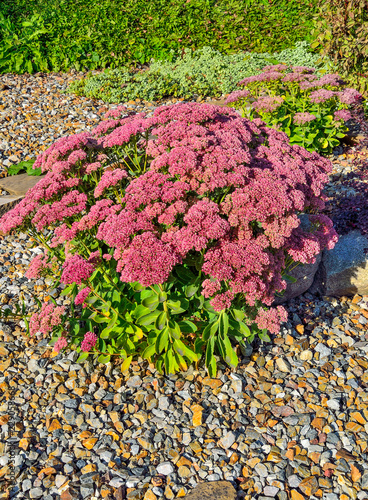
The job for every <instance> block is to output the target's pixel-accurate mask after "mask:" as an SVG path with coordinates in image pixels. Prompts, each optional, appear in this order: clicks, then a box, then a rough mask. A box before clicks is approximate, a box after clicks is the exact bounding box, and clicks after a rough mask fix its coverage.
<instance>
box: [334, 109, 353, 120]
mask: <svg viewBox="0 0 368 500" xmlns="http://www.w3.org/2000/svg"><path fill="white" fill-rule="evenodd" d="M334 118H335V120H337V121H338V120H343V121H344V122H347V121H348V120H350V119H351V118H352V116H351V113H350V111H349V110H348V109H340V110H339V111H335V112H334Z"/></svg>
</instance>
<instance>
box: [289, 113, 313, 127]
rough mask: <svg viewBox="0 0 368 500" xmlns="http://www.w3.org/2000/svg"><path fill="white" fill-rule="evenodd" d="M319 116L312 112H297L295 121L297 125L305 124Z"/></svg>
mask: <svg viewBox="0 0 368 500" xmlns="http://www.w3.org/2000/svg"><path fill="white" fill-rule="evenodd" d="M316 118H317V117H316V116H315V115H312V114H311V113H295V115H294V118H293V121H294V123H296V124H297V125H304V123H309V122H312V121H313V120H315V119H316Z"/></svg>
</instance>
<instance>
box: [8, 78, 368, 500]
mask: <svg viewBox="0 0 368 500" xmlns="http://www.w3.org/2000/svg"><path fill="white" fill-rule="evenodd" d="M70 78H71V75H47V77H41V76H33V77H29V76H19V75H11V76H9V75H8V76H3V77H1V79H0V82H1V81H2V82H3V83H5V84H7V85H8V86H10V87H11V88H10V90H5V91H2V92H1V93H0V94H1V98H2V100H1V104H0V112H1V113H2V118H3V120H2V123H1V127H0V134H1V135H0V141H2V143H3V146H4V142H5V148H4V147H3V149H2V151H0V160H1V161H2V164H3V165H4V166H5V167H6V166H8V165H9V163H12V162H18V161H20V160H23V159H27V156H28V157H32V155H35V154H37V153H38V152H39V151H40V150H42V149H45V148H46V146H48V145H50V144H51V143H52V142H53V141H54V140H55V139H56V138H58V137H60V136H62V135H65V134H66V133H68V134H69V133H73V132H77V131H80V130H83V127H84V126H85V125H84V123H86V122H87V121H88V124H90V123H91V122H93V125H94V124H95V123H97V122H98V121H99V120H100V116H102V114H103V112H104V111H106V109H108V108H109V107H114V106H113V105H108V106H106V105H103V104H101V103H94V102H92V101H88V100H86V99H82V98H75V97H73V96H65V95H62V94H60V93H59V90H60V89H62V88H64V87H65V82H66V81H67V80H68V79H70ZM63 86H64V87H63ZM16 106H17V107H19V106H20V107H21V108H22V110H23V112H22V113H19V112H18V113H15V111H16ZM134 106H135V105H134V104H131V107H132V108H133V107H134ZM141 107H143V106H141ZM152 108H153V105H152ZM55 110H57V113H53V111H55ZM32 113H33V114H32ZM88 113H89V114H88ZM58 115H60V116H58ZM92 115H96V117H94V116H92ZM68 120H69V121H68ZM94 120H95V121H94ZM69 122H70V123H71V125H69ZM39 132H41V133H39ZM363 132H364V134H365V133H366V132H365V131H364V130H363ZM42 137H43V139H42ZM364 137H366V136H365V135H364ZM362 142H363V143H364V140H363V141H362ZM357 150H359V147H356V148H355V149H354V146H353V147H352V148H350V149H347V150H345V151H344V152H343V154H345V158H346V159H345V158H344V157H343V156H342V155H340V156H339V157H337V158H336V161H335V169H334V175H337V174H340V175H339V176H338V179H336V180H335V181H333V178H332V182H331V185H330V186H328V189H327V193H328V194H330V195H331V197H332V198H334V197H336V196H338V195H339V193H341V189H343V188H344V186H343V183H342V182H341V179H343V178H344V175H345V173H346V172H347V171H348V172H349V171H350V172H354V169H356V166H355V164H354V158H355V157H356V152H357ZM349 155H351V157H349ZM362 155H363V156H364V151H363V152H360V156H362ZM14 156H17V158H18V159H17V160H15V159H14V158H13V159H12V158H11V157H14ZM344 162H345V163H344ZM31 246H32V243H31V241H30V240H29V238H28V236H26V235H20V236H17V237H15V236H6V237H0V305H1V307H4V306H5V307H6V306H12V305H13V304H15V303H16V302H18V300H19V298H20V299H21V298H24V300H25V302H26V304H27V307H28V308H29V310H30V311H31V310H32V309H33V308H34V306H35V301H34V299H33V298H32V293H36V294H37V296H38V297H39V298H40V300H42V299H43V297H47V296H48V295H52V296H54V297H55V298H56V299H57V301H58V302H59V303H62V302H64V303H67V302H68V300H67V299H62V298H60V297H59V291H58V290H50V288H49V286H48V283H46V282H45V281H44V280H37V281H31V280H28V279H27V278H25V277H24V272H25V270H26V268H27V266H28V264H29V262H30V260H31V259H32V258H33V256H34V255H35V254H36V253H37V252H38V251H39V250H38V249H37V248H31ZM287 308H288V311H289V321H288V323H286V324H285V325H284V327H283V329H282V333H281V334H280V335H279V336H278V337H276V338H275V339H273V341H272V343H270V344H262V343H259V344H258V345H255V346H253V348H254V351H253V350H252V349H251V348H249V349H248V350H247V351H246V352H244V353H243V356H242V360H241V363H240V365H239V367H238V369H237V370H236V371H233V372H230V371H229V370H228V369H227V368H226V367H222V368H221V370H220V372H219V374H218V377H217V379H209V378H208V377H206V374H205V372H204V370H201V369H199V370H195V369H194V368H193V367H192V368H191V369H190V370H189V371H188V372H187V373H183V374H179V375H177V376H170V377H166V376H161V375H159V374H158V373H157V372H156V371H155V370H154V368H153V367H152V366H150V365H148V364H147V363H145V362H139V361H138V362H136V363H134V364H133V365H132V367H131V368H130V370H129V371H126V372H124V373H122V372H121V370H120V367H119V365H116V366H112V365H110V364H109V365H107V366H105V365H99V366H97V367H94V368H93V367H92V366H91V365H89V364H88V363H85V364H82V365H77V364H75V359H76V355H75V353H73V352H67V353H64V354H60V355H58V356H56V357H51V349H50V348H48V347H47V341H45V340H41V339H29V338H27V337H26V336H25V334H24V329H23V328H22V324H21V323H20V324H14V323H8V324H0V498H45V499H47V500H51V499H52V498H54V499H58V498H61V499H63V500H67V499H72V498H73V499H74V498H75V499H77V498H78V499H81V498H84V499H92V498H116V499H122V498H129V499H140V498H145V499H146V500H155V499H156V498H157V499H159V498H167V499H171V498H176V497H182V496H184V495H185V494H186V493H188V492H189V491H191V490H192V489H193V488H194V487H195V486H196V485H197V484H198V483H200V482H202V481H218V480H228V481H231V482H232V484H233V485H234V486H235V488H236V490H237V492H238V497H239V498H246V499H247V500H250V499H263V500H265V499H269V498H278V499H280V500H286V499H288V498H291V499H297V500H299V499H303V498H311V499H320V498H323V499H326V500H348V499H351V498H353V499H355V498H358V499H364V498H368V455H367V446H368V444H367V442H368V375H367V373H368V371H367V368H368V361H367V351H368V326H367V325H368V296H365V297H361V296H355V297H354V298H345V297H343V298H341V299H333V298H328V297H317V296H313V295H311V294H308V293H306V294H304V296H301V297H299V298H298V299H294V300H292V301H290V302H289V303H288V304H287Z"/></svg>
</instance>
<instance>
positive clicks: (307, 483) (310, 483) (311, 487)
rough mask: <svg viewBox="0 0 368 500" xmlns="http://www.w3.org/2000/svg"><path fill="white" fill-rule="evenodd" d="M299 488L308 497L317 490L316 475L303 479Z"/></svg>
mask: <svg viewBox="0 0 368 500" xmlns="http://www.w3.org/2000/svg"><path fill="white" fill-rule="evenodd" d="M299 489H300V490H301V491H302V492H303V493H305V494H306V495H307V496H308V497H310V496H311V495H314V494H315V493H316V491H317V490H318V481H317V478H316V476H309V477H306V478H305V479H303V481H302V482H301V483H300V484H299Z"/></svg>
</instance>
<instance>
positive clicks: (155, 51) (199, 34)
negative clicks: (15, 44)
mask: <svg viewBox="0 0 368 500" xmlns="http://www.w3.org/2000/svg"><path fill="white" fill-rule="evenodd" d="M315 4H316V0H294V1H290V0H275V1H274V2H273V3H269V2H268V1H267V0H260V1H255V0H231V1H230V2H229V1H226V2H225V1H224V0H219V1H216V0H191V1H186V0H181V1H179V2H178V1H174V0H151V1H150V2H146V1H145V0H101V1H99V2H94V1H92V0H48V1H44V0H2V2H1V7H0V9H1V10H0V11H2V12H3V14H4V15H5V16H8V17H9V19H10V21H11V22H12V23H13V24H14V27H15V31H14V33H15V34H16V36H17V37H18V38H19V39H27V36H28V35H27V33H25V31H26V27H25V26H24V25H23V24H22V23H23V22H24V21H27V22H28V21H29V20H30V19H31V18H32V16H33V15H38V16H40V19H42V22H43V24H44V26H47V30H48V32H47V37H46V36H45V37H44V39H43V40H42V50H43V57H44V59H45V61H44V64H45V65H47V67H48V68H49V69H50V70H54V71H60V70H62V71H64V70H67V69H69V68H71V67H73V68H76V69H77V70H82V69H83V70H84V69H91V70H93V69H96V68H106V67H110V68H116V67H119V66H123V65H131V64H133V65H136V64H138V63H139V64H144V63H147V62H150V61H151V59H152V58H154V59H156V60H172V59H173V58H174V57H175V56H177V55H179V54H181V52H182V50H183V48H190V49H193V50H196V49H198V48H202V47H205V46H211V47H214V48H216V49H217V50H219V51H220V52H225V53H231V52H236V51H245V50H247V51H255V52H275V51H280V50H283V49H285V48H288V47H291V46H293V45H294V44H295V42H296V41H299V40H304V39H309V38H310V31H311V28H312V24H311V20H312V17H313V15H314V12H315ZM4 38H6V36H5V35H4V34H3V33H2V32H1V30H0V50H1V49H2V43H3V42H2V40H4ZM29 57H30V58H31V61H32V63H34V61H33V58H32V55H31V54H30V56H29ZM35 70H36V69H34V71H35ZM2 71H5V69H2ZM6 71H16V67H15V64H12V65H8V69H6ZM17 71H18V70H17Z"/></svg>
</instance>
